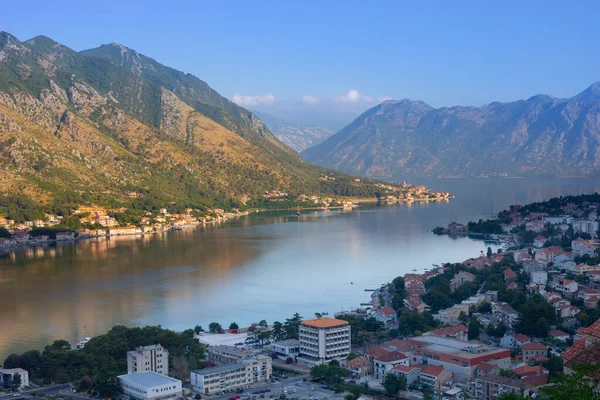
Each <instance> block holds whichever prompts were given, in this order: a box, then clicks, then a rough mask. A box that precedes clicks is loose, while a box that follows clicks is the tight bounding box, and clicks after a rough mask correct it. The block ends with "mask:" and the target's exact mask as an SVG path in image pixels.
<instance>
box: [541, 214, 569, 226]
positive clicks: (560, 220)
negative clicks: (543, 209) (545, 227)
mask: <svg viewBox="0 0 600 400" xmlns="http://www.w3.org/2000/svg"><path fill="white" fill-rule="evenodd" d="M544 222H545V223H547V224H552V225H561V224H567V225H568V224H572V223H573V217H570V216H568V215H560V216H556V217H544Z"/></svg>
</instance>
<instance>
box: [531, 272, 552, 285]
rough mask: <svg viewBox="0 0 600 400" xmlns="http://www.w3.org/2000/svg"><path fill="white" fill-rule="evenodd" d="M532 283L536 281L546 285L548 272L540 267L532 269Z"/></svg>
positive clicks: (538, 283)
mask: <svg viewBox="0 0 600 400" xmlns="http://www.w3.org/2000/svg"><path fill="white" fill-rule="evenodd" d="M530 277H531V283H535V284H537V285H541V286H546V284H547V283H548V272H546V271H544V270H541V269H538V270H535V271H531V274H530Z"/></svg>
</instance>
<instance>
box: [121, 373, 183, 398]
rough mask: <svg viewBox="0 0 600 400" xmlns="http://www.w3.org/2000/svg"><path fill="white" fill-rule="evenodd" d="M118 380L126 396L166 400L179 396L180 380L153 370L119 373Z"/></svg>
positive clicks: (180, 390) (180, 393) (180, 391)
mask: <svg viewBox="0 0 600 400" xmlns="http://www.w3.org/2000/svg"><path fill="white" fill-rule="evenodd" d="M118 378H119V382H120V384H121V389H122V390H123V394H125V396H126V397H129V398H131V397H133V398H135V399H138V400H168V399H176V398H179V397H181V395H182V389H181V381H180V380H179V379H174V378H170V377H168V376H165V375H162V374H158V373H156V372H153V371H145V372H134V373H131V374H127V375H120V376H119V377H118Z"/></svg>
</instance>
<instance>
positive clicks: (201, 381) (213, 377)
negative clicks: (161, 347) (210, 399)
mask: <svg viewBox="0 0 600 400" xmlns="http://www.w3.org/2000/svg"><path fill="white" fill-rule="evenodd" d="M190 383H191V385H192V389H193V390H194V391H196V392H200V393H204V394H212V393H217V392H220V391H223V390H231V389H237V388H239V387H244V386H245V385H247V384H248V383H251V382H249V381H248V368H247V365H246V364H243V363H235V364H227V365H218V366H216V367H212V368H204V369H201V370H197V371H192V372H191V373H190Z"/></svg>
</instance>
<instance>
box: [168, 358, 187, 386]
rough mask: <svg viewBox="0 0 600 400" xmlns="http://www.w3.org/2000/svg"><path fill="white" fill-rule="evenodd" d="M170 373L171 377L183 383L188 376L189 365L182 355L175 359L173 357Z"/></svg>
mask: <svg viewBox="0 0 600 400" xmlns="http://www.w3.org/2000/svg"><path fill="white" fill-rule="evenodd" d="M171 373H172V374H173V377H175V378H177V379H179V380H181V381H182V382H185V380H186V379H188V378H189V376H190V363H189V362H188V360H187V359H186V358H185V356H184V355H183V354H182V355H180V356H177V357H173V361H172V366H171Z"/></svg>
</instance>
